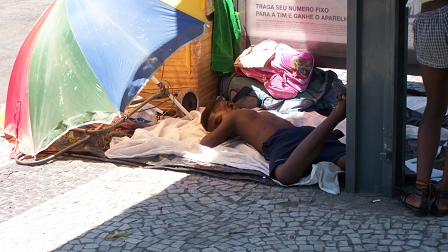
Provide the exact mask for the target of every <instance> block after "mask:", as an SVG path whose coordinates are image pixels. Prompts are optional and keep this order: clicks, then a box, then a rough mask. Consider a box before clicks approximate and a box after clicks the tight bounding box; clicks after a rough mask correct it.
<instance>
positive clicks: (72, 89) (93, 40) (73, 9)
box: [5, 0, 207, 156]
mask: <svg viewBox="0 0 448 252" xmlns="http://www.w3.org/2000/svg"><path fill="white" fill-rule="evenodd" d="M206 22H207V19H206V18H205V15H204V13H203V0H165V1H159V0H126V1H110V0H55V1H54V2H53V3H52V4H51V5H50V6H49V7H48V8H47V10H46V11H45V12H44V13H43V14H42V16H41V17H40V18H39V19H38V21H37V22H36V24H35V25H34V27H33V28H32V30H31V32H30V33H29V35H28V37H27V38H26V39H25V41H24V43H23V45H22V47H21V49H20V51H19V54H18V56H17V58H16V61H15V63H14V66H13V70H12V73H11V77H10V82H9V87H8V94H7V98H6V111H5V133H7V134H9V135H11V136H13V137H15V138H16V139H17V140H18V147H19V149H20V151H21V152H22V153H24V154H27V155H33V156H34V155H36V154H37V153H39V152H40V151H43V150H45V149H46V148H47V147H48V146H49V145H50V144H52V143H53V142H54V141H56V140H57V139H58V138H59V137H60V136H62V135H64V134H65V133H67V132H68V131H69V130H70V129H73V128H76V127H80V126H82V125H87V124H91V123H111V121H112V118H113V117H114V116H116V115H117V114H118V113H119V112H120V111H121V112H122V111H124V110H125V108H126V106H127V105H128V104H129V103H130V102H131V101H132V99H133V98H134V97H135V96H136V95H137V94H138V93H139V92H140V91H141V90H142V89H143V87H144V85H145V83H146V80H147V79H148V78H150V77H151V76H152V75H153V74H154V72H155V71H156V70H157V69H158V68H159V67H160V66H161V65H162V64H163V62H164V61H165V60H166V59H167V58H168V57H169V56H171V55H172V54H173V53H174V52H176V51H177V50H178V49H179V48H180V47H182V46H183V45H185V44H187V43H189V42H191V41H193V40H195V39H197V38H198V37H200V36H201V35H202V34H203V33H204V25H205V23H206Z"/></svg>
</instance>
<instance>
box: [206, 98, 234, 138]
mask: <svg viewBox="0 0 448 252" xmlns="http://www.w3.org/2000/svg"><path fill="white" fill-rule="evenodd" d="M228 106H229V101H225V100H214V101H212V102H211V103H209V104H208V105H207V106H206V107H205V109H204V111H203V112H202V114H201V124H202V127H204V129H205V130H207V131H209V130H208V119H209V118H210V115H211V114H213V113H216V112H218V111H221V110H224V109H227V108H228Z"/></svg>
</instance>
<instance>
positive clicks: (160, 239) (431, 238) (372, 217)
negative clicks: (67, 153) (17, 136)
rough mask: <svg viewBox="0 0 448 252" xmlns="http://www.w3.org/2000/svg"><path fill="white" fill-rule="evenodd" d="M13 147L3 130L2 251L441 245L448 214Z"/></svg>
mask: <svg viewBox="0 0 448 252" xmlns="http://www.w3.org/2000/svg"><path fill="white" fill-rule="evenodd" d="M334 71H336V72H337V74H338V75H339V77H340V78H341V79H342V80H343V81H345V80H346V77H345V76H346V72H345V71H344V70H337V69H334ZM408 81H409V83H408V85H417V86H418V85H421V79H419V77H417V76H410V77H408ZM11 149H12V144H10V143H9V142H7V141H6V140H5V139H4V138H0V183H1V184H0V251H8V252H9V251H20V252H22V251H32V252H34V251H192V252H193V251H198V252H199V251H203V252H211V251H448V217H443V218H436V217H431V216H428V217H423V218H419V217H415V216H413V215H412V214H411V213H410V212H409V211H408V210H406V209H405V208H404V207H403V206H402V205H401V203H400V202H399V200H398V198H397V197H396V198H385V197H381V196H379V195H371V194H365V193H355V194H352V193H346V192H344V187H343V186H344V184H343V183H341V189H342V193H341V194H340V195H330V194H328V193H325V192H323V191H322V190H320V189H319V188H318V187H317V186H305V187H290V188H283V187H279V186H268V185H264V184H260V183H256V182H250V181H236V180H227V179H222V178H215V177H210V176H206V175H201V174H194V173H190V174H189V173H184V172H174V171H164V170H156V169H148V168H143V167H139V168H133V167H128V166H124V165H117V164H113V163H101V162H95V161H91V160H70V159H59V160H55V161H53V162H50V163H47V164H44V165H40V166H21V165H18V164H16V163H15V162H14V161H11V160H10V159H9V158H8V155H9V153H10V151H11Z"/></svg>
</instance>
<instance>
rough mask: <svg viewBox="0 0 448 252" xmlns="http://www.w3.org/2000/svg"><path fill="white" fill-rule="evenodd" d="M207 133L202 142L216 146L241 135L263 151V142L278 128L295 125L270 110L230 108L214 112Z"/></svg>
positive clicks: (258, 149)
mask: <svg viewBox="0 0 448 252" xmlns="http://www.w3.org/2000/svg"><path fill="white" fill-rule="evenodd" d="M208 122H209V124H208V125H209V127H208V129H207V130H208V131H210V133H209V134H207V135H206V136H205V137H204V138H203V139H202V140H201V144H203V145H206V146H209V147H215V146H217V145H219V144H221V143H222V142H224V141H225V140H226V139H227V138H229V137H235V136H240V137H241V138H243V139H244V140H245V141H246V142H247V143H249V144H250V145H252V146H253V147H254V148H255V149H256V150H257V151H259V152H261V147H262V145H263V143H264V142H265V141H266V140H267V139H268V138H269V137H270V136H271V135H272V134H274V133H275V132H276V131H277V130H279V129H281V128H285V127H291V126H294V125H293V124H292V123H290V122H289V121H287V120H285V119H283V118H281V117H278V116H276V115H275V114H272V113H269V112H257V111H255V110H250V109H238V108H233V109H231V108H228V109H226V110H222V111H219V112H218V113H215V114H212V115H211V116H210V118H209V120H208Z"/></svg>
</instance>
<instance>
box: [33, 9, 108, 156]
mask: <svg viewBox="0 0 448 252" xmlns="http://www.w3.org/2000/svg"><path fill="white" fill-rule="evenodd" d="M28 85H29V90H28V92H29V95H28V96H29V110H30V123H31V127H32V132H33V140H34V150H35V151H36V152H39V151H40V150H43V149H45V148H47V147H48V145H49V144H51V141H52V140H53V139H56V138H57V137H59V136H60V135H62V134H64V133H65V132H66V131H67V130H68V129H69V128H72V127H75V126H79V125H82V124H83V123H84V122H86V121H95V122H107V121H111V120H112V118H113V116H114V115H116V113H117V110H116V109H115V108H114V106H113V104H112V103H111V101H110V100H109V98H108V96H107V94H106V92H105V91H104V90H103V88H102V87H101V85H100V84H99V83H98V80H97V79H96V77H95V75H94V73H93V72H92V70H91V68H90V66H89V65H88V63H87V61H86V59H85V57H84V55H83V53H82V51H81V50H80V48H79V46H78V43H77V42H76V39H75V37H74V35H73V33H72V32H71V28H70V23H69V21H68V13H67V11H66V10H65V2H64V1H58V2H56V4H55V6H54V7H53V11H52V12H51V14H50V15H49V16H48V18H47V21H46V23H45V25H44V26H42V28H41V30H40V35H39V38H38V40H37V41H36V45H35V47H34V52H33V55H32V60H31V64H30V76H29V83H28ZM92 104H94V106H92ZM92 108H94V109H92Z"/></svg>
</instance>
